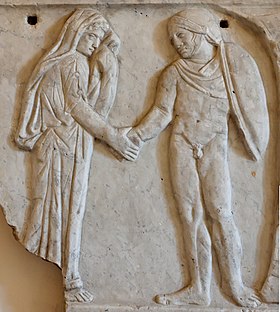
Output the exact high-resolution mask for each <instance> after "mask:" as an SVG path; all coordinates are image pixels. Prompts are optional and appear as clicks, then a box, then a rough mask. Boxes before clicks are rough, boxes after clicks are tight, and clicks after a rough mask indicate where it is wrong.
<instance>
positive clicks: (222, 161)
mask: <svg viewBox="0 0 280 312" xmlns="http://www.w3.org/2000/svg"><path fill="white" fill-rule="evenodd" d="M168 32H169V37H170V40H171V43H172V45H173V46H174V48H175V49H176V50H177V52H178V54H179V56H180V59H179V60H177V61H175V62H174V63H172V64H171V65H169V66H167V67H166V68H165V70H164V71H163V72H162V74H161V77H160V79H159V82H158V88H157V94H156V100H155V105H154V106H153V108H152V109H151V110H150V112H149V113H148V114H147V116H146V117H145V118H144V120H143V121H142V122H141V123H140V124H139V125H138V126H136V127H134V128H133V129H132V130H131V131H130V133H129V134H128V136H129V138H130V139H132V140H133V141H134V142H135V143H137V144H138V145H139V146H140V145H142V144H143V143H144V142H145V141H147V140H150V139H152V138H154V137H155V136H157V135H158V134H159V133H160V132H161V131H162V130H164V129H165V128H166V126H167V125H168V124H169V123H170V122H171V121H172V123H173V129H172V134H171V138H170V150H169V155H170V171H171V179H172V187H173V193H174V197H175V200H176V203H177V207H178V210H179V214H180V218H181V221H182V225H183V232H184V244H185V251H186V256H187V261H188V269H189V273H190V283H189V285H188V286H186V287H184V288H183V289H181V290H179V291H177V292H174V293H171V294H164V295H158V296H156V298H155V300H156V302H157V303H159V304H175V305H186V304H197V305H209V304H210V300H211V298H210V284H211V274H212V255H211V254H212V252H211V244H213V246H214V248H215V251H216V253H217V258H218V262H219V268H220V271H221V276H222V288H223V290H224V291H225V292H226V293H227V295H229V296H230V297H231V298H232V299H233V300H234V301H235V302H236V303H237V304H238V305H240V306H245V307H252V308H254V307H257V306H258V305H260V300H259V298H258V297H257V295H256V294H255V292H254V291H253V290H252V289H250V288H247V287H246V286H245V285H244V284H243V281H242V276H241V256H242V249H241V247H242V246H241V241H240V237H239V233H238V229H237V227H236V225H235V221H234V218H233V213H232V204H231V183H230V174H229V168H228V159H227V152H228V119H229V116H230V115H232V116H233V118H234V119H235V120H236V124H237V126H238V128H240V130H241V131H243V134H244V137H245V145H246V147H247V150H248V151H249V154H250V155H251V157H252V158H253V159H254V160H256V159H258V158H260V155H261V153H262V152H263V151H264V150H265V147H266V144H267V139H266V138H265V137H268V132H269V131H268V129H267V128H266V126H264V128H263V131H264V140H263V141H261V140H259V139H258V137H257V135H256V136H255V137H254V135H253V134H252V133H249V130H248V129H249V127H248V128H246V125H245V126H244V125H243V123H242V121H241V119H242V117H239V119H238V117H236V116H239V115H241V114H238V112H237V111H236V106H237V105H236V98H232V93H235V92H233V91H234V90H230V88H232V87H233V86H232V77H231V76H230V74H229V64H228V62H229V61H230V60H228V59H227V58H226V51H227V50H226V48H225V45H224V42H223V40H222V38H221V33H220V30H219V26H217V23H216V21H215V19H214V17H213V15H212V14H211V13H210V12H209V11H207V10H203V9H200V10H189V11H182V12H180V13H178V14H176V15H174V16H173V17H172V18H171V19H170V20H169V24H168ZM240 49H241V48H240V47H238V48H237V47H236V46H232V47H230V48H229V53H230V52H231V53H232V55H233V54H234V53H235V54H236V51H237V54H238V53H239V51H240ZM242 53H247V52H246V51H244V50H242ZM247 55H248V53H247ZM228 56H230V55H228ZM237 61H238V60H237ZM250 62H252V64H253V63H254V61H253V60H252V59H250ZM249 65H250V64H249ZM254 66H255V63H254ZM255 67H256V66H255ZM255 67H254V68H255ZM256 68H257V67H256ZM256 68H255V69H254V70H255V72H252V73H251V74H252V75H255V76H256V78H255V79H257V81H258V83H259V85H258V86H257V87H259V88H260V93H262V92H264V91H263V85H262V81H261V78H260V75H259V72H258V70H257V69H256ZM229 91H230V92H229ZM235 91H236V92H238V90H237V89H236V90H235ZM262 100H263V103H262V104H263V106H265V99H263V98H262ZM241 104H242V103H241ZM258 104H260V103H258ZM241 111H242V108H241ZM263 111H264V113H263V118H264V121H265V122H266V121H267V123H268V118H267V110H266V106H265V107H264V108H263ZM266 118H267V120H266ZM241 124H242V125H241ZM242 127H243V128H242ZM251 134H252V135H251ZM258 140H259V141H258ZM258 144H259V145H258ZM257 145H258V146H257ZM206 215H207V216H209V217H210V219H211V221H212V230H211V231H210V232H211V237H210V235H209V232H208V229H207V227H206V225H205V220H204V219H205V216H206Z"/></svg>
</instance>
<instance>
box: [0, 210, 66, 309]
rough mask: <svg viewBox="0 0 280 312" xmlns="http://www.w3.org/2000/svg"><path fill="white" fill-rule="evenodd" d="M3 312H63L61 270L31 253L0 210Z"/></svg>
mask: <svg viewBox="0 0 280 312" xmlns="http://www.w3.org/2000/svg"><path fill="white" fill-rule="evenodd" d="M0 247H1V250H0V312H63V311H64V302H63V286H62V277H61V272H60V270H59V268H57V267H56V266H55V265H54V264H51V263H48V262H46V261H43V260H41V259H40V258H39V257H37V256H34V255H32V254H30V253H29V252H27V251H26V250H25V249H24V247H22V246H21V245H20V243H18V242H17V241H16V240H15V239H14V237H13V234H12V229H11V228H10V227H9V226H8V225H7V222H6V220H5V217H4V214H3V212H2V208H1V207H0Z"/></svg>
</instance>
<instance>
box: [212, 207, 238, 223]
mask: <svg viewBox="0 0 280 312" xmlns="http://www.w3.org/2000/svg"><path fill="white" fill-rule="evenodd" d="M209 214H210V217H211V219H212V220H213V221H216V222H218V223H224V222H227V221H229V220H231V219H232V218H233V213H232V210H231V207H228V205H225V206H224V207H215V208H212V209H210V211H209Z"/></svg>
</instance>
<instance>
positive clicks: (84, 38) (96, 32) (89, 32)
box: [76, 24, 109, 57]
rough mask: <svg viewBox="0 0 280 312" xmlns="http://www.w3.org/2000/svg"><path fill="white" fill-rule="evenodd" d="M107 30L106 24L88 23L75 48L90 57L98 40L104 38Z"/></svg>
mask: <svg viewBox="0 0 280 312" xmlns="http://www.w3.org/2000/svg"><path fill="white" fill-rule="evenodd" d="M108 30H109V25H108V24H103V25H101V24H99V25H96V24H93V25H90V26H89V27H88V28H87V29H86V30H85V31H84V33H83V34H82V35H81V37H80V39H79V42H78V45H77V49H76V50H77V51H78V52H80V53H82V54H83V55H85V56H87V57H90V56H91V55H92V53H93V52H94V50H96V49H97V48H98V47H99V45H100V42H101V41H102V40H103V39H104V37H105V36H106V33H107V32H108Z"/></svg>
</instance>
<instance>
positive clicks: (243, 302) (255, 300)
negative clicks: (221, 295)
mask: <svg viewBox="0 0 280 312" xmlns="http://www.w3.org/2000/svg"><path fill="white" fill-rule="evenodd" d="M231 296H232V298H233V299H234V301H235V302H236V303H237V304H239V305H240V306H241V307H246V308H256V307H258V306H259V305H261V299H260V298H259V297H258V296H257V295H256V293H255V292H254V290H253V289H251V288H248V287H245V286H243V287H242V288H241V289H240V291H238V292H236V293H233V294H232V295H231Z"/></svg>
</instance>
